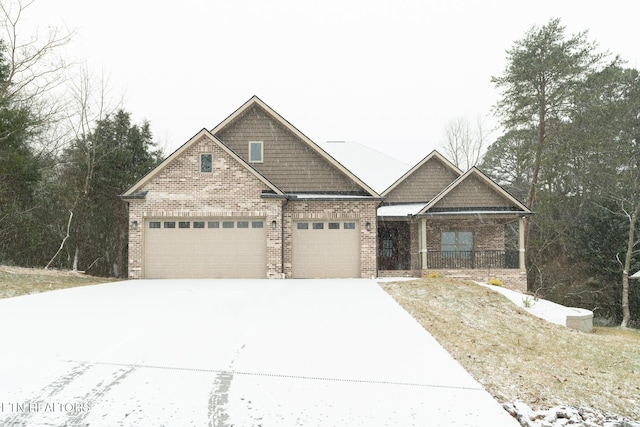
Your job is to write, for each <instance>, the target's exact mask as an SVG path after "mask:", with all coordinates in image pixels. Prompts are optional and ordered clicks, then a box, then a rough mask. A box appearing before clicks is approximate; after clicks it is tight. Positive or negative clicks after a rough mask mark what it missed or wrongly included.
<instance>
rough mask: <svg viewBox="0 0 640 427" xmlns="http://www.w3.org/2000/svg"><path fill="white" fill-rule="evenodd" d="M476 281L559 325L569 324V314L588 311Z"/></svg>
mask: <svg viewBox="0 0 640 427" xmlns="http://www.w3.org/2000/svg"><path fill="white" fill-rule="evenodd" d="M476 283H478V284H479V285H481V286H484V287H487V288H489V289H492V290H494V291H496V292H499V293H501V294H502V295H504V296H505V297H507V298H508V299H510V300H511V301H512V302H513V303H514V304H515V305H517V306H518V307H522V308H523V309H525V310H526V311H528V312H529V313H531V314H533V315H534V316H537V317H539V318H541V319H544V320H546V321H548V322H551V323H555V324H557V325H562V326H567V316H568V315H576V314H578V313H586V312H587V311H588V310H583V309H578V308H573V307H565V306H564V305H561V304H556V303H555V302H551V301H547V300H544V299H540V298H535V297H533V296H532V295H526V294H523V293H521V292H516V291H512V290H510V289H505V288H503V287H500V286H493V285H488V284H486V283H479V282H476Z"/></svg>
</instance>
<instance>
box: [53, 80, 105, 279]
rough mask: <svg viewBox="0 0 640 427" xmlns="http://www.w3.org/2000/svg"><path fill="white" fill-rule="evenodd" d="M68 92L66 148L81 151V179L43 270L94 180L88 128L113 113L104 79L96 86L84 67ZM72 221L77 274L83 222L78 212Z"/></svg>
mask: <svg viewBox="0 0 640 427" xmlns="http://www.w3.org/2000/svg"><path fill="white" fill-rule="evenodd" d="M68 92H69V94H70V97H71V102H72V104H71V106H70V108H68V109H66V112H67V115H66V121H65V122H66V126H67V129H68V130H67V132H65V133H66V134H67V135H68V137H69V138H70V141H68V144H67V145H70V144H74V143H75V148H76V149H77V150H79V151H80V152H81V154H82V156H81V159H82V160H81V162H82V170H83V177H82V180H81V182H79V183H78V184H79V185H78V186H77V188H76V189H75V192H74V196H73V197H72V201H71V206H70V207H69V222H68V225H67V234H66V236H65V237H64V238H63V240H62V243H61V244H60V248H59V249H58V251H57V252H56V253H55V254H54V256H53V258H51V260H50V261H49V264H48V265H47V267H48V266H49V265H51V263H52V262H53V261H54V260H55V259H56V257H57V256H58V255H59V254H60V252H61V250H62V248H63V247H64V245H65V242H66V241H67V239H68V238H69V237H70V235H69V233H70V230H71V221H72V218H73V216H74V212H75V211H76V209H77V208H78V205H79V204H81V203H82V202H83V201H85V200H86V199H87V198H88V196H89V191H90V189H91V185H92V181H93V177H94V169H95V165H96V162H97V161H99V159H98V158H97V156H96V143H95V141H92V140H91V138H90V134H91V132H92V130H93V129H92V126H93V125H94V124H95V123H96V122H98V121H100V120H102V119H103V118H104V117H106V115H107V114H108V113H109V112H110V111H112V110H113V109H111V110H108V108H109V107H108V101H107V99H108V95H107V94H108V79H106V78H105V76H104V75H102V76H101V78H100V79H99V80H98V83H97V84H96V79H95V78H94V76H93V75H92V74H91V72H90V71H89V70H88V69H87V68H86V67H85V68H82V69H81V71H80V74H79V75H78V76H77V78H76V79H74V80H73V81H71V82H70V84H69V90H68ZM76 218H77V219H76V226H75V239H74V241H75V244H76V247H75V250H74V256H73V267H72V269H73V271H77V269H78V259H79V256H80V253H79V252H80V250H79V242H80V240H81V235H80V233H81V230H82V222H83V221H84V216H83V215H82V211H80V212H79V214H78V215H77V216H76Z"/></svg>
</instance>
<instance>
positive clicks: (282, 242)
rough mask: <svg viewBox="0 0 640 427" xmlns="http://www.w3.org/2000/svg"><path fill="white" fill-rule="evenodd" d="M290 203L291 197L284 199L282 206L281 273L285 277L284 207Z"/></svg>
mask: <svg viewBox="0 0 640 427" xmlns="http://www.w3.org/2000/svg"><path fill="white" fill-rule="evenodd" d="M288 204H289V198H286V199H284V203H283V204H282V206H281V207H280V274H281V275H282V278H283V279H284V278H285V274H284V208H285V207H286V206H287V205H288Z"/></svg>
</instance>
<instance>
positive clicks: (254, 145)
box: [249, 141, 264, 163]
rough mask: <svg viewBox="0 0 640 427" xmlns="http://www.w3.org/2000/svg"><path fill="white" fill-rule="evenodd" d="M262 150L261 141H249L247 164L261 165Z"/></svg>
mask: <svg viewBox="0 0 640 427" xmlns="http://www.w3.org/2000/svg"><path fill="white" fill-rule="evenodd" d="M263 157H264V150H263V144H262V141H249V162H251V163H262V162H263V161H264V160H263Z"/></svg>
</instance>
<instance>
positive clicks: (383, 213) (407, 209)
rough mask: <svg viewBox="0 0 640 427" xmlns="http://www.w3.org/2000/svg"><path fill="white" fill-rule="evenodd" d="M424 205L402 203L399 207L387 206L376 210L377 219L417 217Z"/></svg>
mask: <svg viewBox="0 0 640 427" xmlns="http://www.w3.org/2000/svg"><path fill="white" fill-rule="evenodd" d="M425 205H426V203H424V202H423V203H403V204H400V205H387V206H380V207H379V208H378V216H379V217H401V216H409V215H417V214H418V212H420V211H421V210H422V208H424V206H425Z"/></svg>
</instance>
